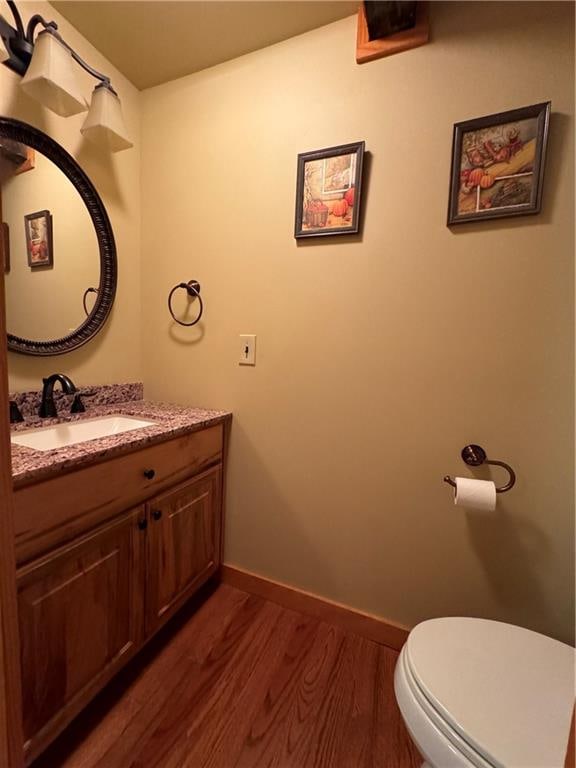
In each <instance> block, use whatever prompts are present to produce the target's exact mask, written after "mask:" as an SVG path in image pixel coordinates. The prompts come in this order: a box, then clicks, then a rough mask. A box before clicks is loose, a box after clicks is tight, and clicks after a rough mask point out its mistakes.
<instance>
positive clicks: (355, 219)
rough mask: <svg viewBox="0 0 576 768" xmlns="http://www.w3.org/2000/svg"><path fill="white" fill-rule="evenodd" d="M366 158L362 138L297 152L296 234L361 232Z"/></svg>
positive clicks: (299, 236) (347, 233) (301, 235)
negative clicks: (363, 165)
mask: <svg viewBox="0 0 576 768" xmlns="http://www.w3.org/2000/svg"><path fill="white" fill-rule="evenodd" d="M363 159H364V142H363V141H358V142H355V143H353V144H340V145H339V146H337V147H328V148H327V149H319V150H316V151H314V152H304V153H302V154H300V155H298V169H297V180H296V222H295V226H294V237H296V238H301V237H317V236H319V235H349V234H355V233H357V232H358V230H359V226H360V202H361V196H362V163H363Z"/></svg>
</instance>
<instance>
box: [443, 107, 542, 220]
mask: <svg viewBox="0 0 576 768" xmlns="http://www.w3.org/2000/svg"><path fill="white" fill-rule="evenodd" d="M549 121H550V102H549V101H547V102H543V103H542V104H533V105H531V106H529V107H521V108H520V109H512V110H510V111H508V112H499V113H497V114H495V115H487V116H485V117H479V118H476V119H474V120H466V121H465V122H462V123H456V125H455V126H454V136H453V142H452V171H451V178H450V199H449V203H448V225H449V226H450V225H452V224H460V223H464V222H467V221H479V220H483V219H496V218H503V217H505V216H522V215H525V214H527V213H539V212H540V207H541V204H542V185H543V180H544V166H545V160H546V144H547V141H548V124H549Z"/></svg>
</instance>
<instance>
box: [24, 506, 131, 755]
mask: <svg viewBox="0 0 576 768" xmlns="http://www.w3.org/2000/svg"><path fill="white" fill-rule="evenodd" d="M143 515H144V509H143V508H139V509H135V510H133V511H131V512H129V513H128V514H126V515H123V516H121V517H120V518H119V519H117V520H114V522H112V523H110V524H108V525H106V526H104V527H103V528H100V529H99V530H97V531H95V532H94V533H91V534H89V535H88V536H84V537H81V538H80V539H79V540H78V541H75V542H73V543H71V544H69V545H67V546H65V547H61V548H60V549H58V550H56V551H55V552H51V553H50V554H48V555H47V556H45V557H43V558H40V559H39V560H36V561H34V562H32V563H30V564H29V565H27V566H26V567H24V568H22V569H21V570H20V571H19V573H18V613H19V622H20V649H21V651H20V657H21V668H22V691H23V716H24V740H25V748H26V751H29V750H30V747H31V746H33V752H34V754H37V753H38V752H39V751H40V750H41V749H42V748H43V747H44V746H46V744H48V743H49V742H50V741H51V740H52V738H53V737H54V735H55V733H56V732H58V731H59V730H61V728H62V727H63V726H64V725H65V724H66V723H67V722H68V721H69V720H70V719H71V718H72V717H74V715H76V714H77V713H78V712H79V711H80V709H81V708H82V707H83V706H84V705H85V704H86V702H87V701H89V700H90V699H91V698H92V696H93V695H94V694H95V693H96V692H97V691H98V690H99V689H100V688H101V687H102V686H103V685H104V684H105V683H106V682H107V681H108V680H109V679H110V678H111V677H112V676H113V675H114V674H115V672H116V671H117V670H118V669H119V668H120V667H121V666H122V665H123V664H124V663H125V662H126V661H127V660H128V659H129V658H130V657H131V656H132V655H133V654H134V653H135V651H136V650H137V648H138V647H139V646H140V645H141V641H142V616H143V608H144V603H143V596H144V590H143V589H142V587H143V583H144V582H143V577H144V572H143V566H144V559H143V558H144V554H145V547H144V544H145V540H144V538H143V535H142V531H141V530H140V529H139V527H138V523H139V521H141V520H142V519H143Z"/></svg>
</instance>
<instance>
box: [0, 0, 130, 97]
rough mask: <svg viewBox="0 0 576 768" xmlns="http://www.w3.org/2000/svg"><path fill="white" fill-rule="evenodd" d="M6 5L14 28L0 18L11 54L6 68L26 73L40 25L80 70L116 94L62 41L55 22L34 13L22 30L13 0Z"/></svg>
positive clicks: (106, 78) (3, 35)
mask: <svg viewBox="0 0 576 768" xmlns="http://www.w3.org/2000/svg"><path fill="white" fill-rule="evenodd" d="M7 4H8V7H9V8H10V10H11V11H12V16H13V17H14V24H15V27H14V28H13V27H11V26H10V25H9V24H8V23H7V22H6V21H5V20H4V19H2V18H1V17H0V22H2V23H1V25H0V33H1V34H2V37H3V38H4V39H5V40H6V42H7V43H8V48H9V50H10V52H11V54H12V56H11V57H10V59H8V60H7V61H5V62H4V63H5V64H6V66H8V67H10V69H13V70H14V71H15V72H18V74H20V75H23V74H24V73H25V72H26V70H27V69H28V65H29V64H30V59H31V58H32V52H33V51H34V32H35V31H36V27H37V26H38V25H39V24H40V25H42V26H43V27H44V29H45V30H46V31H47V32H49V33H50V34H51V35H54V37H56V38H58V40H59V41H60V42H61V43H62V45H63V46H64V47H65V48H66V49H67V50H68V51H69V52H70V55H71V56H72V58H73V59H74V60H75V61H76V62H77V63H78V64H80V66H81V67H82V69H84V70H86V72H88V74H90V75H92V77H94V78H96V80H100V82H101V83H102V84H103V85H104V86H106V88H109V89H110V90H111V91H112V92H113V93H116V91H114V89H113V88H112V86H111V85H110V78H109V77H107V76H106V75H104V74H102V72H99V71H98V70H97V69H94V67H91V66H90V65H89V64H87V63H86V62H85V61H84V59H83V58H82V57H81V56H80V55H79V54H77V53H76V51H75V50H74V49H73V48H72V47H71V46H70V45H68V43H67V42H66V40H64V38H63V37H62V35H61V34H60V33H59V32H58V24H57V23H56V22H55V21H46V20H45V19H44V18H43V17H42V16H40V14H38V13H35V14H34V16H32V17H31V18H30V20H29V22H28V24H27V26H26V30H24V23H23V22H22V17H21V16H20V12H19V11H18V8H17V7H16V3H15V2H14V0H7Z"/></svg>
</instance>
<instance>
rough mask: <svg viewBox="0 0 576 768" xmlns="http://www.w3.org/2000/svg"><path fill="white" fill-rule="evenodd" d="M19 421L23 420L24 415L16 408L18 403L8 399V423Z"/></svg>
mask: <svg viewBox="0 0 576 768" xmlns="http://www.w3.org/2000/svg"><path fill="white" fill-rule="evenodd" d="M19 421H24V416H22V413H21V411H20V408H18V403H17V402H16V401H15V400H10V424H17V423H18V422H19Z"/></svg>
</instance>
